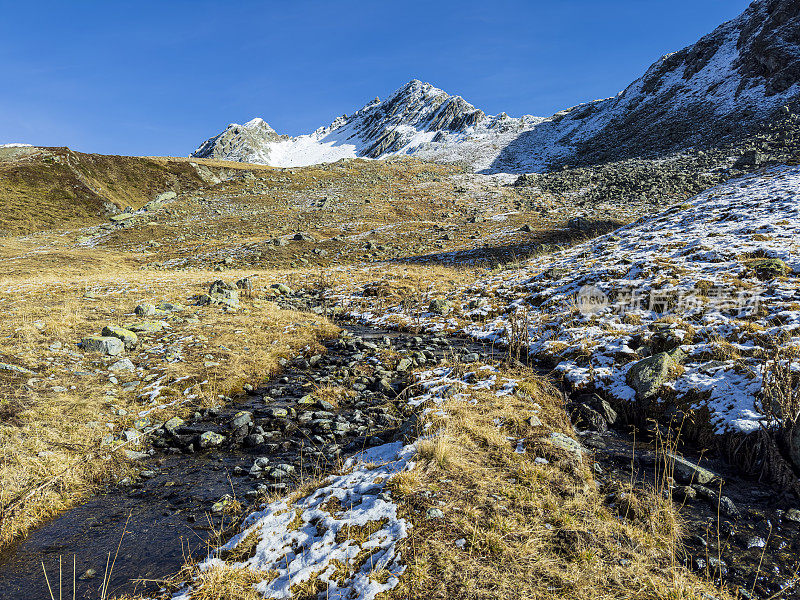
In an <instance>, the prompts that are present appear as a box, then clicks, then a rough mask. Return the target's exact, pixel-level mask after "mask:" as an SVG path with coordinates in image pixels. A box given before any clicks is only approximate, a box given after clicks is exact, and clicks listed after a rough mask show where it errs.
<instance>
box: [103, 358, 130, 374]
mask: <svg viewBox="0 0 800 600" xmlns="http://www.w3.org/2000/svg"><path fill="white" fill-rule="evenodd" d="M108 370H109V371H112V372H114V373H118V372H120V371H135V370H136V366H135V365H134V364H133V361H131V359H130V358H123V359H122V360H118V361H117V362H115V363H114V364H113V365H111V366H110V367H108Z"/></svg>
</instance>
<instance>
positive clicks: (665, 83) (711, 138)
mask: <svg viewBox="0 0 800 600" xmlns="http://www.w3.org/2000/svg"><path fill="white" fill-rule="evenodd" d="M798 82H800V3H798V2H797V1H796V0H756V1H755V2H753V3H752V4H751V5H750V6H749V7H748V8H747V10H746V11H745V12H744V13H743V14H742V15H740V16H739V17H737V18H736V19H733V20H732V21H728V22H727V23H724V24H723V25H721V26H719V27H718V28H717V29H715V30H714V31H713V32H711V33H710V34H708V35H706V36H704V37H703V38H701V39H700V40H699V41H698V42H697V43H695V44H693V45H691V46H688V47H686V48H684V49H682V50H680V51H678V52H675V53H672V54H668V55H666V56H663V57H662V58H660V59H659V60H658V61H656V62H655V63H654V64H653V65H651V66H650V68H649V69H648V70H647V71H646V72H645V74H644V75H643V76H642V77H640V78H639V79H637V80H636V81H634V82H633V83H631V84H630V85H629V86H628V87H627V88H626V89H625V90H624V91H622V92H620V93H619V94H617V95H616V96H613V97H611V98H607V99H605V100H598V101H594V102H589V103H585V104H580V105H578V106H575V107H572V108H569V109H566V110H563V111H560V112H558V113H556V114H555V115H553V116H551V117H549V118H540V117H533V116H530V115H526V116H523V117H520V118H512V117H509V116H508V115H506V114H505V113H501V114H500V115H497V116H490V115H486V114H485V113H484V112H483V111H481V110H479V109H476V108H475V107H474V106H472V105H471V104H469V103H468V102H466V101H465V100H464V99H463V98H461V97H460V96H451V95H449V94H447V93H446V92H444V91H442V90H439V89H437V88H435V87H433V86H432V85H430V84H428V83H423V82H421V81H418V80H413V81H411V82H409V83H407V84H406V85H405V86H403V87H402V88H400V89H399V90H397V91H396V92H395V93H394V94H392V95H391V96H390V97H389V98H388V99H387V100H385V101H380V100H379V99H377V98H376V99H375V100H374V101H372V102H370V103H368V104H366V105H365V106H364V107H363V108H361V109H360V110H358V111H357V112H356V113H354V114H353V115H351V116H349V117H348V116H346V115H345V116H342V117H339V118H338V119H336V120H335V121H334V122H333V123H331V125H329V126H327V127H322V128H320V129H318V130H316V131H315V132H313V133H311V134H307V135H301V136H297V137H288V136H281V135H278V134H277V133H276V132H275V131H274V130H273V129H272V128H271V127H269V125H267V124H266V123H265V122H264V121H262V120H261V119H254V120H253V121H250V122H249V123H247V124H245V125H237V124H232V125H230V126H228V128H227V129H226V130H225V131H224V132H222V133H221V134H219V135H217V136H215V137H213V138H211V139H209V140H208V141H206V142H205V143H204V144H203V145H201V146H200V148H198V150H197V151H195V153H194V154H193V156H197V157H212V158H224V159H230V160H240V161H250V162H259V163H266V164H271V165H275V166H301V165H309V164H316V163H322V162H333V161H336V160H339V159H341V158H352V157H357V156H363V157H369V158H383V157H386V156H392V155H414V156H417V157H419V158H423V159H429V160H435V161H441V162H463V163H467V164H469V165H471V166H472V167H473V168H475V169H476V170H483V171H487V172H499V171H506V172H530V171H543V170H547V169H549V168H551V167H552V166H554V165H559V164H564V163H570V164H572V163H583V164H592V163H595V162H603V161H607V160H612V159H619V158H631V157H647V156H653V155H659V154H663V153H668V152H673V151H676V150H680V149H683V148H687V147H691V146H698V145H714V144H718V143H720V142H725V141H730V140H733V139H735V138H737V137H742V136H745V135H747V134H748V133H749V132H750V131H752V130H753V129H755V128H757V127H760V126H762V125H764V124H765V123H768V122H769V121H770V119H772V118H773V117H774V116H775V115H776V112H777V111H780V110H782V109H783V107H784V106H785V105H786V104H787V103H788V102H790V101H792V100H793V99H797V98H798V95H799V94H800V85H799V84H798Z"/></svg>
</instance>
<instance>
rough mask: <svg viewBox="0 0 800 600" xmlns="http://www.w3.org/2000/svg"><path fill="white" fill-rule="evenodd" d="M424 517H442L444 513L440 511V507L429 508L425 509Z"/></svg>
mask: <svg viewBox="0 0 800 600" xmlns="http://www.w3.org/2000/svg"><path fill="white" fill-rule="evenodd" d="M425 518H426V519H443V518H444V513H443V512H442V509H441V508H429V509H428V510H427V511H425Z"/></svg>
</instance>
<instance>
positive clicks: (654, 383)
mask: <svg viewBox="0 0 800 600" xmlns="http://www.w3.org/2000/svg"><path fill="white" fill-rule="evenodd" d="M677 366H678V363H676V362H675V360H673V358H672V357H671V356H670V355H669V354H667V353H666V352H659V353H658V354H654V355H653V356H648V357H647V358H644V359H642V360H640V361H639V362H637V363H635V364H634V365H633V366H632V367H631V368H630V369H629V370H628V374H627V376H626V381H627V383H628V385H629V386H631V387H632V388H633V389H634V390H636V396H637V398H639V399H640V400H646V399H648V398H652V397H653V396H655V395H657V394H658V391H659V390H660V389H661V386H662V385H664V383H666V382H667V381H669V379H670V378H671V377H672V373H673V371H674V369H675V368H676V367H677Z"/></svg>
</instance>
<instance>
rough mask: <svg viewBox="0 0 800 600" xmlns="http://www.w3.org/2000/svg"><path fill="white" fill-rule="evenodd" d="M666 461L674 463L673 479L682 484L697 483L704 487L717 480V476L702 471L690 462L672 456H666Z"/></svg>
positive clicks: (706, 470)
mask: <svg viewBox="0 0 800 600" xmlns="http://www.w3.org/2000/svg"><path fill="white" fill-rule="evenodd" d="M667 457H668V459H670V460H672V461H674V462H673V464H674V468H673V473H674V475H675V478H676V479H677V480H679V481H682V482H684V483H697V484H700V485H706V484H707V483H710V482H711V481H713V480H714V479H716V478H717V474H716V473H713V472H712V471H709V470H708V469H704V468H703V467H701V466H699V465H697V464H695V463H693V462H692V461H690V460H686V459H685V458H681V457H680V456H676V455H674V454H667Z"/></svg>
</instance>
